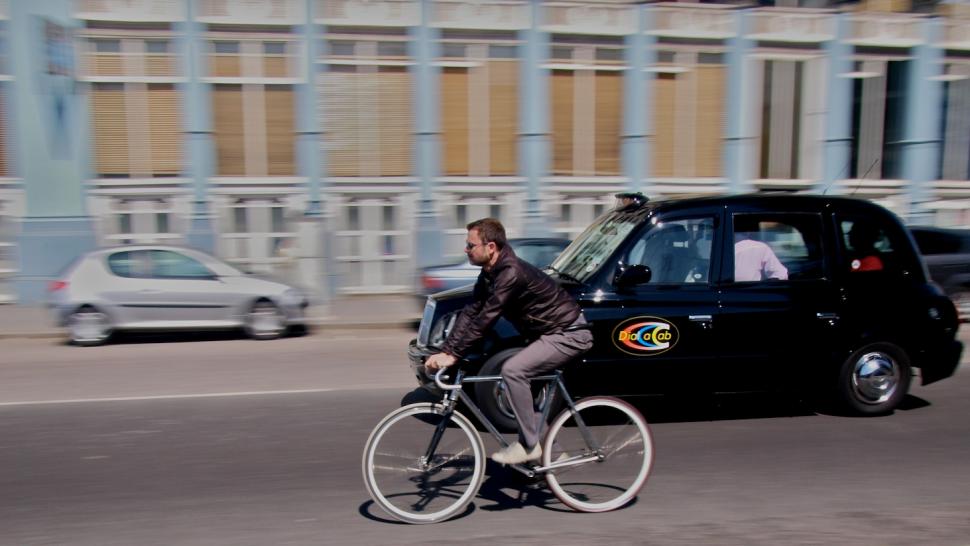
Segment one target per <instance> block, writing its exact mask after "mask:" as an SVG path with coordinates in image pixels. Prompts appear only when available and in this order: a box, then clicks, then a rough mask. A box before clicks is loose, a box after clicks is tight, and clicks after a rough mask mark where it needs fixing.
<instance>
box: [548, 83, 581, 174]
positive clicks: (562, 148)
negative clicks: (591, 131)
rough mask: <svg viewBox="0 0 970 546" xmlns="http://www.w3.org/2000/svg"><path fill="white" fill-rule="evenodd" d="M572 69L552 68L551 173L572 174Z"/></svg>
mask: <svg viewBox="0 0 970 546" xmlns="http://www.w3.org/2000/svg"><path fill="white" fill-rule="evenodd" d="M574 76H575V73H574V71H572V70H553V71H552V81H551V85H550V88H551V89H552V112H551V113H550V116H551V117H550V119H551V120H552V174H558V175H571V174H573V79H574Z"/></svg>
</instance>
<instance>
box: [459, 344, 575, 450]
mask: <svg viewBox="0 0 970 546" xmlns="http://www.w3.org/2000/svg"><path fill="white" fill-rule="evenodd" d="M521 350H522V347H516V348H514V349H506V350H504V351H500V352H498V353H496V354H495V355H493V356H492V357H491V358H489V359H488V360H487V361H486V362H485V364H483V365H482V368H481V370H480V371H479V372H478V374H479V375H500V374H501V373H502V366H503V365H504V364H505V362H506V361H508V359H510V358H512V357H513V356H514V355H516V354H518V352H519V351H521ZM532 391H533V395H534V397H535V398H534V403H535V406H536V407H537V408H538V407H541V404H543V403H544V402H545V399H546V392H547V389H543V388H542V385H541V384H537V385H534V386H533V388H532ZM475 401H476V402H477V403H478V407H479V408H480V409H481V410H482V413H484V414H485V417H488V419H489V421H491V422H492V424H493V425H495V426H496V427H497V428H498V429H499V430H501V431H503V432H515V431H517V430H518V429H519V424H518V422H517V421H516V420H515V413H514V412H513V411H512V405H511V404H510V403H509V399H508V396H507V395H506V392H505V384H504V383H502V382H499V381H494V382H493V381H489V382H483V383H475ZM560 408H562V397H561V396H556V398H555V399H554V400H553V405H552V407H551V408H549V416H550V417H555V416H556V414H558V413H559V410H560Z"/></svg>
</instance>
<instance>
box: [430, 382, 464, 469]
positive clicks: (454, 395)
mask: <svg viewBox="0 0 970 546" xmlns="http://www.w3.org/2000/svg"><path fill="white" fill-rule="evenodd" d="M462 375H464V372H462V371H461V370H459V371H458V373H457V375H456V380H457V381H456V382H457V383H459V384H460V383H461V378H462ZM460 392H461V391H460V390H452V391H448V392H447V394H445V397H444V398H443V399H442V404H443V406H444V413H442V414H441V421H439V422H438V425H437V426H436V427H435V429H434V434H432V435H431V442H430V443H428V450H427V451H425V453H424V457H422V458H421V466H422V467H423V468H424V469H425V470H427V469H428V468H429V467H431V461H433V460H434V454H435V451H436V450H437V449H438V443H439V442H441V437H442V436H444V434H445V429H446V428H448V423H449V422H450V421H451V415H452V414H453V413H455V406H456V405H457V403H458V396H459V393H460Z"/></svg>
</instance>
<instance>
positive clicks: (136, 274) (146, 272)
mask: <svg viewBox="0 0 970 546" xmlns="http://www.w3.org/2000/svg"><path fill="white" fill-rule="evenodd" d="M108 269H110V270H111V273H113V274H115V275H117V276H119V277H128V278H134V279H147V278H149V277H151V274H152V262H151V257H150V256H149V255H148V252H147V251H145V250H134V251H129V250H125V251H122V252H115V253H114V254H112V255H110V256H108Z"/></svg>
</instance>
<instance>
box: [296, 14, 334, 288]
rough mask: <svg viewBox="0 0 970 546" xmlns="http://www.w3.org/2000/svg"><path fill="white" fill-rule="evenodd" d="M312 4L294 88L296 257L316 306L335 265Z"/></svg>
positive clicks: (330, 283)
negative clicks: (298, 189)
mask: <svg viewBox="0 0 970 546" xmlns="http://www.w3.org/2000/svg"><path fill="white" fill-rule="evenodd" d="M315 7H316V2H313V1H307V2H306V23H305V24H304V25H303V28H302V29H301V30H302V32H301V34H302V36H303V48H304V57H303V60H304V65H303V72H304V75H305V78H306V79H305V81H304V82H303V84H301V85H298V86H297V89H296V100H297V104H296V134H297V141H296V159H297V169H298V170H299V174H300V176H302V177H304V178H306V197H307V205H306V209H305V211H304V215H303V217H302V218H301V219H299V220H298V221H297V226H296V228H297V229H296V232H297V240H296V245H295V246H296V254H297V255H296V259H297V282H298V284H300V285H302V286H303V287H304V288H307V289H309V290H310V291H311V292H312V293H313V296H314V299H315V300H317V301H319V302H325V301H329V300H330V299H331V298H332V297H333V294H334V293H335V291H336V289H337V287H336V275H335V274H334V272H335V268H334V267H333V261H332V258H333V256H332V252H333V240H332V238H331V230H330V229H327V226H329V225H330V222H331V220H332V218H331V214H330V211H329V208H328V207H327V204H326V197H325V192H324V184H325V179H324V173H325V172H326V165H327V150H326V148H325V147H324V146H322V141H321V135H322V134H323V133H322V130H321V123H322V121H321V119H320V111H319V109H318V107H317V105H318V96H317V95H318V93H319V91H318V89H317V80H318V75H319V73H320V72H319V69H318V68H317V67H318V65H317V58H318V57H319V56H320V54H321V51H320V47H319V43H320V42H319V41H320V40H321V39H322V37H323V36H322V35H323V32H319V33H318V28H319V27H317V25H316V24H315V23H314V20H315V15H314V13H315V9H314V8H315Z"/></svg>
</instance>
